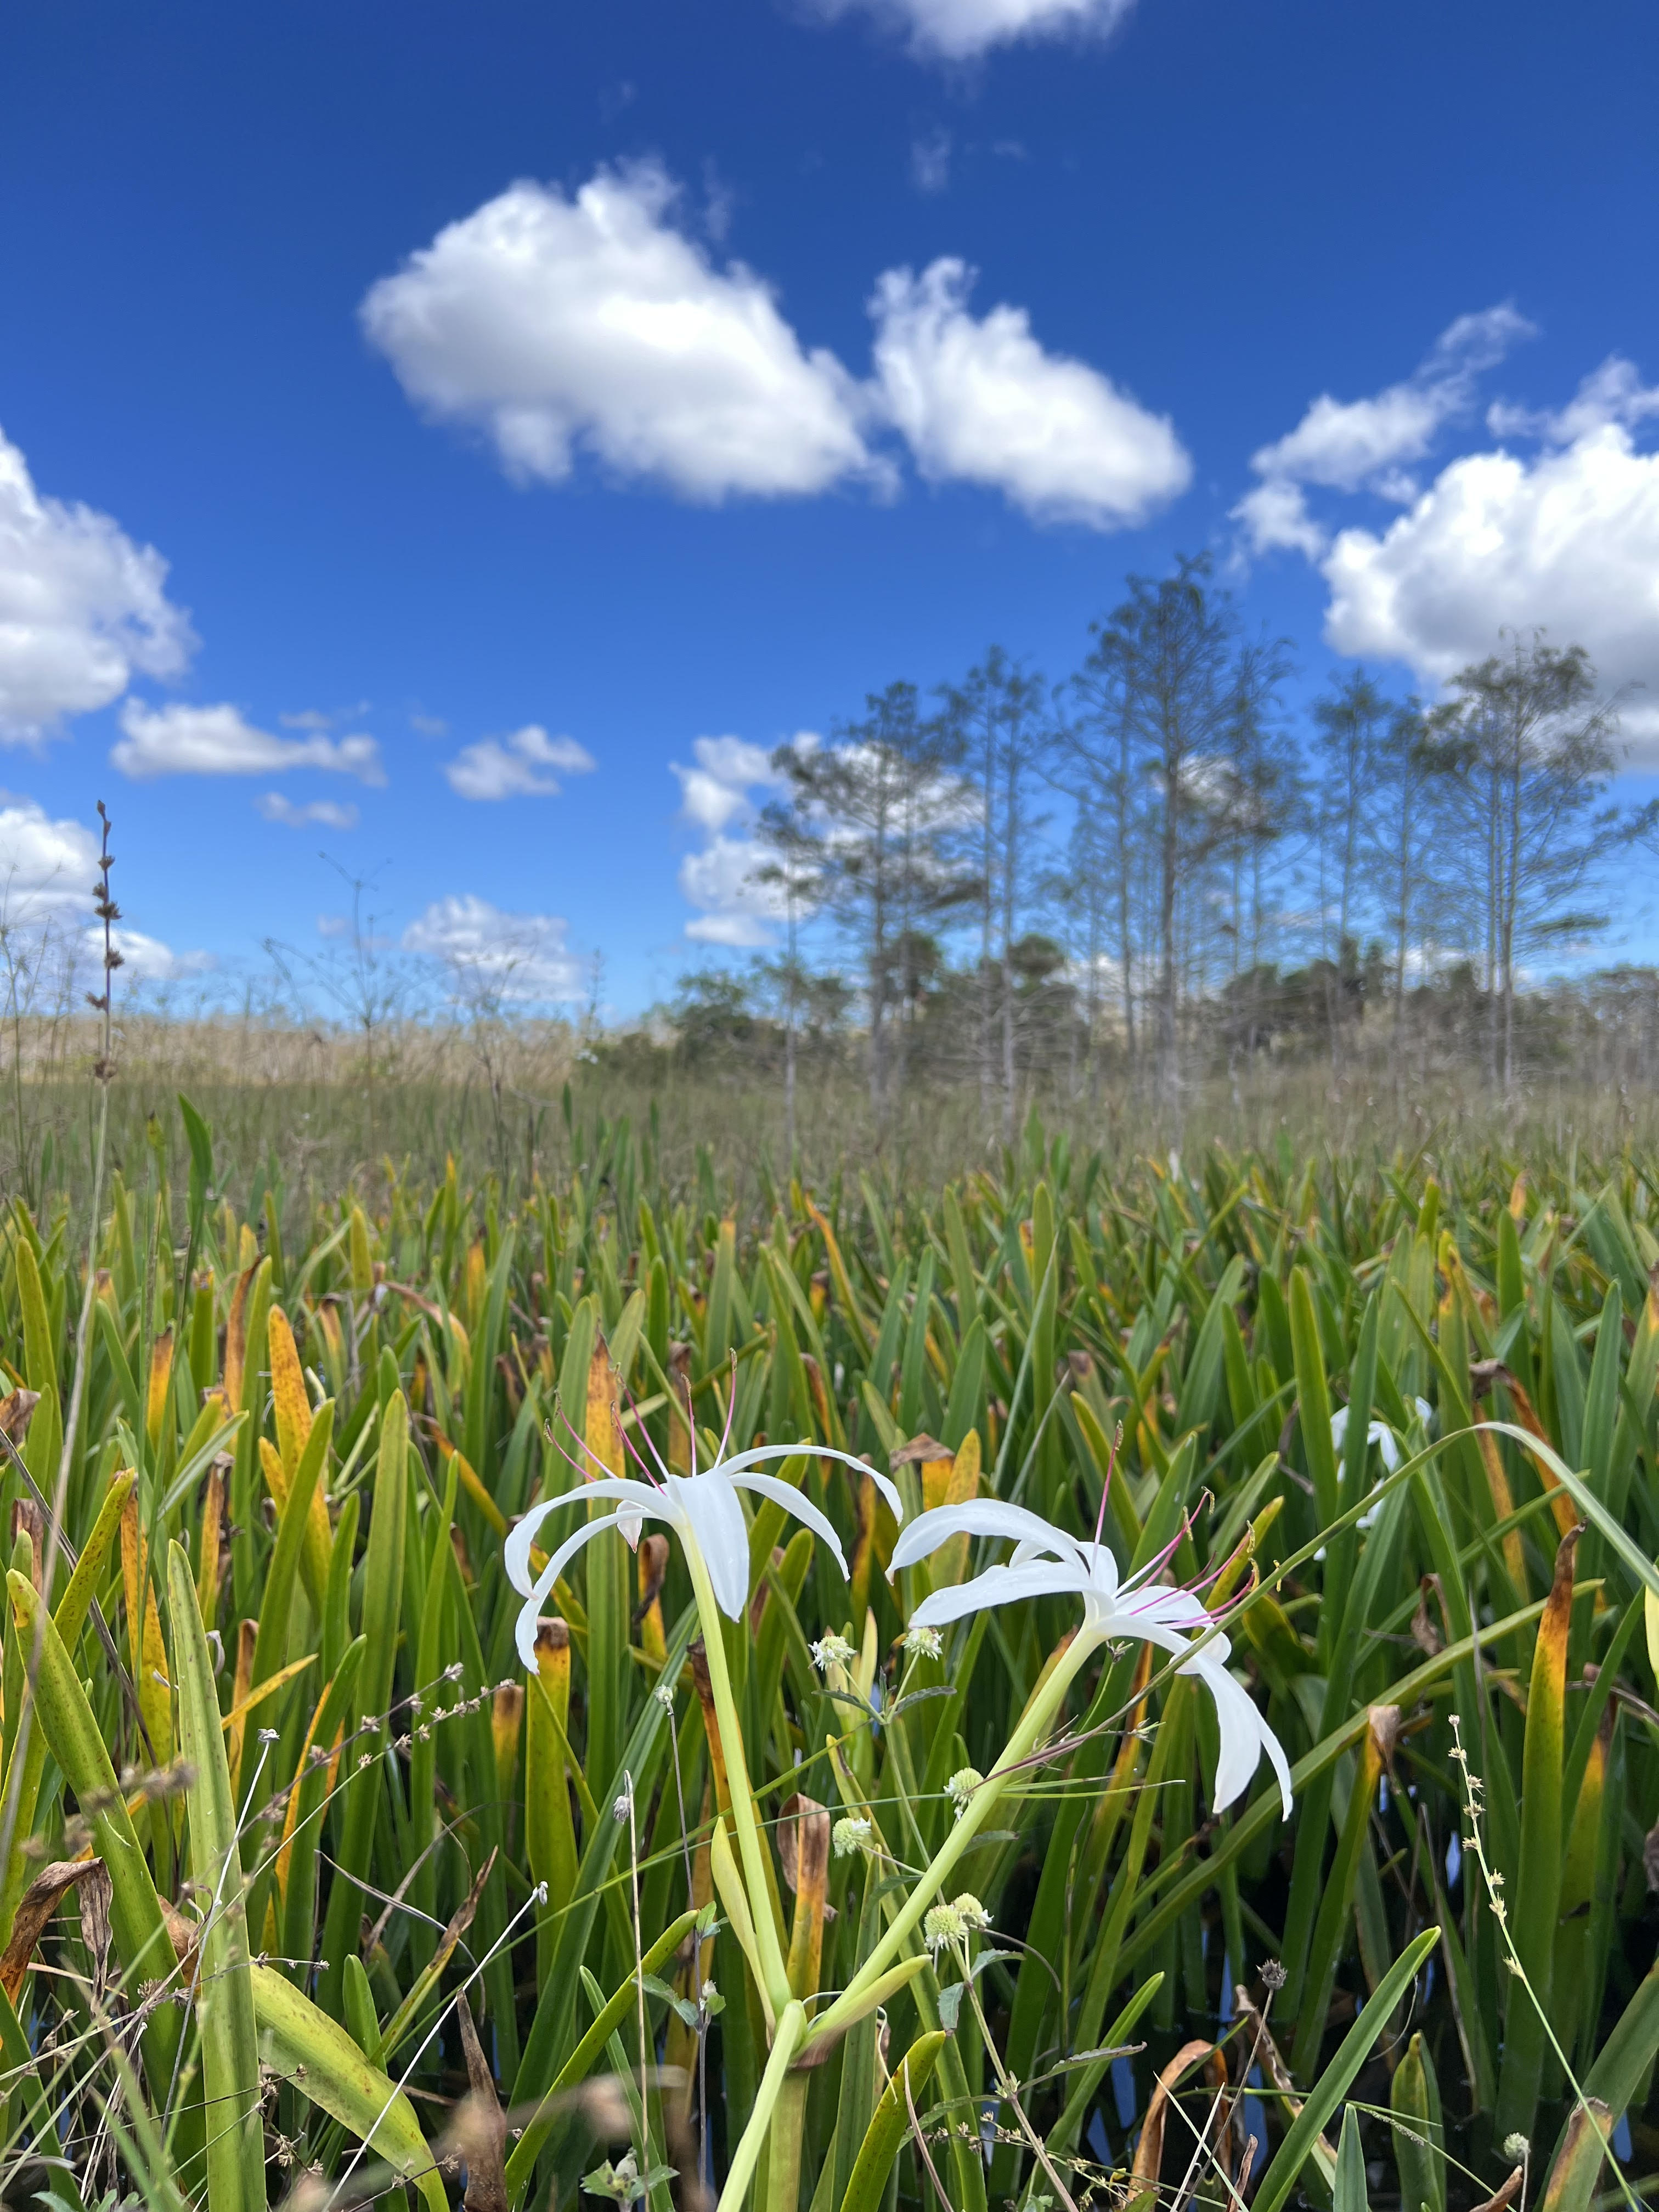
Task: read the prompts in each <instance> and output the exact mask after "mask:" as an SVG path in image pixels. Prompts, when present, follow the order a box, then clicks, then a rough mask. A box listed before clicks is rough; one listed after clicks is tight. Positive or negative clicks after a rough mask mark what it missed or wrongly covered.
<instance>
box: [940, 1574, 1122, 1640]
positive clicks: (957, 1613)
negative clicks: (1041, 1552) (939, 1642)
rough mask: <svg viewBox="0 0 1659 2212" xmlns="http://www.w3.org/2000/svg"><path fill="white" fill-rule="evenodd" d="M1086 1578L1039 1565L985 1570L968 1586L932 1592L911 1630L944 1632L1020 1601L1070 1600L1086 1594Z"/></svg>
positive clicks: (960, 1584) (950, 1585)
mask: <svg viewBox="0 0 1659 2212" xmlns="http://www.w3.org/2000/svg"><path fill="white" fill-rule="evenodd" d="M1087 1587H1088V1577H1087V1576H1086V1575H1085V1574H1084V1573H1083V1572H1082V1571H1080V1570H1079V1569H1077V1568H1073V1567H1064V1566H1060V1565H1058V1564H1054V1563H1047V1562H1038V1563H1037V1564H1036V1565H1032V1566H1029V1567H987V1569H986V1570H985V1571H984V1573H983V1574H982V1575H975V1577H974V1578H973V1580H972V1581H971V1582H966V1583H948V1584H947V1585H946V1586H945V1589H936V1590H933V1591H931V1592H930V1593H929V1594H928V1595H927V1596H926V1597H925V1598H923V1600H922V1601H921V1604H920V1605H919V1606H918V1607H916V1609H915V1612H914V1613H912V1614H911V1615H910V1626H911V1627H912V1628H943V1627H944V1626H945V1624H946V1622H947V1621H952V1620H961V1619H962V1617H963V1614H964V1613H978V1612H979V1611H981V1608H982V1607H986V1606H987V1605H1012V1604H1013V1603H1014V1601H1016V1600H1017V1599H1018V1598H1023V1597H1060V1596H1071V1595H1077V1594H1079V1593H1080V1592H1083V1591H1085V1590H1086V1589H1087Z"/></svg>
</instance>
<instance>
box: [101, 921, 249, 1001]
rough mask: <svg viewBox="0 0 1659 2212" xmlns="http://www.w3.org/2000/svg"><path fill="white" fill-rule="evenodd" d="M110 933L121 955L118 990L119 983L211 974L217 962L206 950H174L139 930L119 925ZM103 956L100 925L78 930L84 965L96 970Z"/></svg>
mask: <svg viewBox="0 0 1659 2212" xmlns="http://www.w3.org/2000/svg"><path fill="white" fill-rule="evenodd" d="M110 936H111V942H112V944H113V945H114V947H115V950H116V951H118V953H119V954H120V956H121V967H120V972H119V975H118V981H117V988H118V989H119V988H121V987H123V986H125V987H126V988H128V989H132V988H134V987H138V986H142V985H143V984H146V983H185V982H188V981H190V979H191V977H192V976H195V975H211V974H212V972H213V970H214V969H216V967H217V966H218V964H219V963H218V962H217V961H216V959H215V958H214V957H213V955H212V953H210V952H175V951H173V948H172V946H171V945H163V944H162V942H161V939H160V938H159V937H147V936H146V935H145V934H144V933H143V930H142V929H128V928H126V927H125V926H123V927H118V928H116V929H114V930H112V932H111V933H110ZM103 957H104V932H103V927H102V925H101V924H100V923H94V924H92V925H89V926H88V927H87V928H86V929H85V930H83V931H82V936H81V959H82V963H83V964H84V965H86V966H87V967H89V968H94V969H96V968H98V967H100V965H101V963H102V961H103ZM101 987H102V986H101V985H100V989H101Z"/></svg>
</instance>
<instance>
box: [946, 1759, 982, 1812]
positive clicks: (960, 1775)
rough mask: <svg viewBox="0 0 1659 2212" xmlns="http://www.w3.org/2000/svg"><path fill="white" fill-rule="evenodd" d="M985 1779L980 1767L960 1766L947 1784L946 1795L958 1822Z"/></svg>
mask: <svg viewBox="0 0 1659 2212" xmlns="http://www.w3.org/2000/svg"><path fill="white" fill-rule="evenodd" d="M984 1779H985V1777H984V1776H983V1775H982V1774H981V1772H980V1771H979V1769H978V1767H976V1766H959V1767H957V1771H956V1772H955V1773H954V1774H953V1775H952V1776H951V1779H950V1780H949V1781H948V1782H947V1783H946V1784H945V1796H947V1797H948V1798H949V1799H950V1801H951V1808H952V1809H953V1810H954V1812H955V1814H956V1816H957V1820H960V1819H961V1818H962V1816H963V1814H964V1813H965V1812H966V1811H967V1810H968V1800H969V1798H970V1797H971V1796H973V1794H974V1792H975V1790H977V1789H978V1788H979V1786H980V1784H981V1782H983V1781H984Z"/></svg>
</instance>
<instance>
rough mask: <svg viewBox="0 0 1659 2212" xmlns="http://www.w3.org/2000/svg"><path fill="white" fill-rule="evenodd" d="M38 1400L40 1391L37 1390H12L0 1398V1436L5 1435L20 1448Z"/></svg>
mask: <svg viewBox="0 0 1659 2212" xmlns="http://www.w3.org/2000/svg"><path fill="white" fill-rule="evenodd" d="M39 1404H40V1392H39V1391H38V1390H14V1391H12V1392H11V1393H10V1395H9V1396H7V1397H4V1398H0V1436H3V1437H6V1438H7V1439H8V1441H9V1442H10V1443H14V1444H15V1445H16V1446H17V1447H18V1448H19V1449H20V1450H21V1448H22V1443H23V1439H24V1438H25V1437H27V1434H28V1432H29V1423H30V1421H31V1420H33V1418H34V1409H35V1407H37V1406H38V1405H39Z"/></svg>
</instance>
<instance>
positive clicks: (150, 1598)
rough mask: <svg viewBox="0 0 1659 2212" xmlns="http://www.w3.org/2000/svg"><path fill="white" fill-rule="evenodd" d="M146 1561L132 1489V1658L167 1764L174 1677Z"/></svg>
mask: <svg viewBox="0 0 1659 2212" xmlns="http://www.w3.org/2000/svg"><path fill="white" fill-rule="evenodd" d="M147 1565H148V1558H147V1551H146V1546H145V1543H144V1532H143V1529H142V1528H141V1527H140V1526H139V1522H138V1500H137V1496H136V1495H135V1494H133V1493H131V1492H130V1493H129V1494H128V1497H127V1501H126V1504H125V1505H124V1506H123V1507H122V1508H121V1579H122V1582H123V1584H124V1585H125V1592H126V1601H127V1641H128V1648H129V1650H130V1651H131V1656H132V1680H133V1686H134V1688H135V1689H136V1690H137V1692H138V1710H139V1711H140V1712H141V1713H143V1717H144V1726H145V1728H146V1729H148V1730H149V1740H150V1745H151V1747H152V1748H153V1750H154V1751H155V1763H156V1765H158V1766H165V1765H167V1761H168V1760H169V1759H171V1758H172V1757H173V1692H172V1689H171V1686H170V1685H171V1680H172V1678H171V1676H170V1674H168V1671H167V1645H166V1644H164V1643H163V1642H162V1640H161V1614H160V1613H158V1612H157V1611H156V1608H155V1590H154V1589H153V1588H152V1587H151V1585H150V1582H149V1576H148V1574H147V1572H146V1568H147ZM141 1597H142V1607H141V1603H140V1600H141ZM141 1624H142V1625H141Z"/></svg>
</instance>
